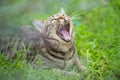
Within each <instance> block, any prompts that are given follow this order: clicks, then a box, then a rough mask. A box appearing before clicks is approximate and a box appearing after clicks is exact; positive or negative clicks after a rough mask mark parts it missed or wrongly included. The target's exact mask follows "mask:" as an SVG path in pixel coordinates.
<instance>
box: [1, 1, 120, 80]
mask: <svg viewBox="0 0 120 80" xmlns="http://www.w3.org/2000/svg"><path fill="white" fill-rule="evenodd" d="M61 7H63V8H64V9H65V12H66V13H67V14H68V15H69V16H71V18H72V21H73V24H74V26H75V46H76V48H77V53H78V55H79V57H80V60H81V61H82V63H83V64H84V65H85V66H86V67H87V69H88V73H87V75H85V74H84V73H79V75H80V77H78V76H74V75H73V76H72V75H71V76H69V75H68V76H63V75H61V74H56V73H53V72H52V71H51V70H41V69H37V70H36V69H32V68H31V67H30V66H29V64H27V63H22V62H21V61H20V59H19V58H17V59H16V60H15V61H14V62H6V61H5V60H4V59H3V58H2V55H0V80H16V79H17V80H120V1H119V0H1V1H0V36H6V35H10V34H15V29H16V28H18V27H20V26H22V25H32V23H31V22H32V20H35V19H39V20H45V19H46V18H48V17H49V16H51V15H53V14H56V13H57V12H58V11H59V9H60V8H61ZM71 71H76V69H74V68H73V69H71ZM76 72H77V71H76ZM46 75H47V76H46Z"/></svg>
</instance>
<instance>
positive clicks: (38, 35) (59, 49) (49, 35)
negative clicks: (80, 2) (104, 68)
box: [0, 9, 85, 70]
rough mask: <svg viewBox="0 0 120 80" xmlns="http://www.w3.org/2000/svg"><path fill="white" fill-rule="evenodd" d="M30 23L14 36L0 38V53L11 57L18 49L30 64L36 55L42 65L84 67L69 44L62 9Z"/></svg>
mask: <svg viewBox="0 0 120 80" xmlns="http://www.w3.org/2000/svg"><path fill="white" fill-rule="evenodd" d="M33 25H34V27H35V28H33V27H30V26H22V27H20V29H18V31H17V33H16V34H15V35H14V36H9V37H6V38H1V39H0V46H1V47H0V52H1V54H2V55H4V56H7V59H12V58H16V57H17V56H18V54H19V53H22V54H23V55H24V56H22V57H23V58H26V59H27V60H28V61H29V62H30V63H32V64H33V66H34V65H35V64H37V60H38V59H40V61H41V67H42V68H58V69H64V68H68V67H70V66H72V65H74V64H75V65H76V66H77V67H78V69H79V70H84V69H85V67H84V66H83V65H82V64H81V63H80V61H79V58H78V56H77V54H76V51H75V47H74V44H73V43H74V31H73V28H74V27H73V24H72V21H71V18H70V17H69V16H68V15H66V14H65V12H64V10H63V9H61V10H60V12H59V13H57V14H55V15H53V16H51V17H49V18H48V19H47V20H45V21H39V20H34V21H33ZM34 67H36V66H34Z"/></svg>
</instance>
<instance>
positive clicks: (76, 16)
mask: <svg viewBox="0 0 120 80" xmlns="http://www.w3.org/2000/svg"><path fill="white" fill-rule="evenodd" d="M87 12H88V11H84V12H80V13H78V14H77V13H76V15H73V16H72V17H77V16H80V15H81V14H84V13H87Z"/></svg>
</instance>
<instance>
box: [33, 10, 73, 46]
mask: <svg viewBox="0 0 120 80" xmlns="http://www.w3.org/2000/svg"><path fill="white" fill-rule="evenodd" d="M33 24H34V26H35V27H36V28H37V29H38V30H39V31H40V33H41V34H43V36H44V37H45V39H46V41H48V42H50V43H51V44H52V43H53V44H59V45H60V44H61V45H63V46H64V45H66V46H68V45H69V44H71V43H73V40H74V38H73V34H74V32H73V25H72V21H71V18H70V17H69V16H68V15H66V13H65V12H64V9H63V8H61V9H60V11H59V12H58V13H57V14H55V15H53V16H50V17H49V18H48V19H47V20H45V21H38V20H35V21H33Z"/></svg>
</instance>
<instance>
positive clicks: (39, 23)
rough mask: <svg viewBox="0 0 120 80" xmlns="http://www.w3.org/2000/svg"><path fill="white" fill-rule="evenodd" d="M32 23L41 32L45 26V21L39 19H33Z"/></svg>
mask: <svg viewBox="0 0 120 80" xmlns="http://www.w3.org/2000/svg"><path fill="white" fill-rule="evenodd" d="M32 24H33V25H34V26H35V28H36V29H37V30H39V31H40V32H41V31H42V30H43V28H44V21H39V20H33V21H32Z"/></svg>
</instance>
